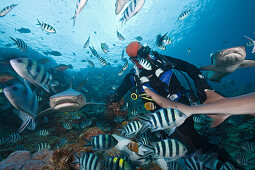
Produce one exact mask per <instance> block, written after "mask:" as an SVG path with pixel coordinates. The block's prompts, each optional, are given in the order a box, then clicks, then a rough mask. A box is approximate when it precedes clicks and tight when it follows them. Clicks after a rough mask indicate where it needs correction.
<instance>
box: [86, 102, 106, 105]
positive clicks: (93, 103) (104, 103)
mask: <svg viewBox="0 0 255 170" xmlns="http://www.w3.org/2000/svg"><path fill="white" fill-rule="evenodd" d="M88 104H95V105H97V104H98V105H106V103H94V102H88V103H86V105H88Z"/></svg>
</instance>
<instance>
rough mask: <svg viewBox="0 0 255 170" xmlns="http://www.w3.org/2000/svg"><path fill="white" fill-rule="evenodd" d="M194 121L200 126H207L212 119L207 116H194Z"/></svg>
mask: <svg viewBox="0 0 255 170" xmlns="http://www.w3.org/2000/svg"><path fill="white" fill-rule="evenodd" d="M193 121H194V122H195V123H198V124H207V123H209V122H210V121H211V118H210V117H209V116H207V115H205V114H201V115H193Z"/></svg>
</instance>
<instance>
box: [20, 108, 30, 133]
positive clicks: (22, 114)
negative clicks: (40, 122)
mask: <svg viewBox="0 0 255 170" xmlns="http://www.w3.org/2000/svg"><path fill="white" fill-rule="evenodd" d="M20 117H21V119H22V121H23V122H22V124H21V126H20V128H19V130H18V133H21V132H23V131H24V130H25V128H26V127H27V126H28V124H29V123H30V121H31V120H32V119H33V118H32V117H31V116H30V115H29V114H27V113H25V112H20Z"/></svg>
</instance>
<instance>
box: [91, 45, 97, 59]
mask: <svg viewBox="0 0 255 170" xmlns="http://www.w3.org/2000/svg"><path fill="white" fill-rule="evenodd" d="M89 50H90V51H91V53H92V55H93V56H95V57H97V56H98V53H97V51H96V49H95V48H94V47H93V46H89Z"/></svg>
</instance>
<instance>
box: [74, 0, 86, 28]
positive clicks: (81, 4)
mask: <svg viewBox="0 0 255 170" xmlns="http://www.w3.org/2000/svg"><path fill="white" fill-rule="evenodd" d="M87 2H88V0H77V3H76V8H75V12H74V16H73V17H72V19H73V26H75V20H76V18H77V16H78V15H79V14H80V12H81V11H82V9H83V8H84V6H85V5H86V4H87Z"/></svg>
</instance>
